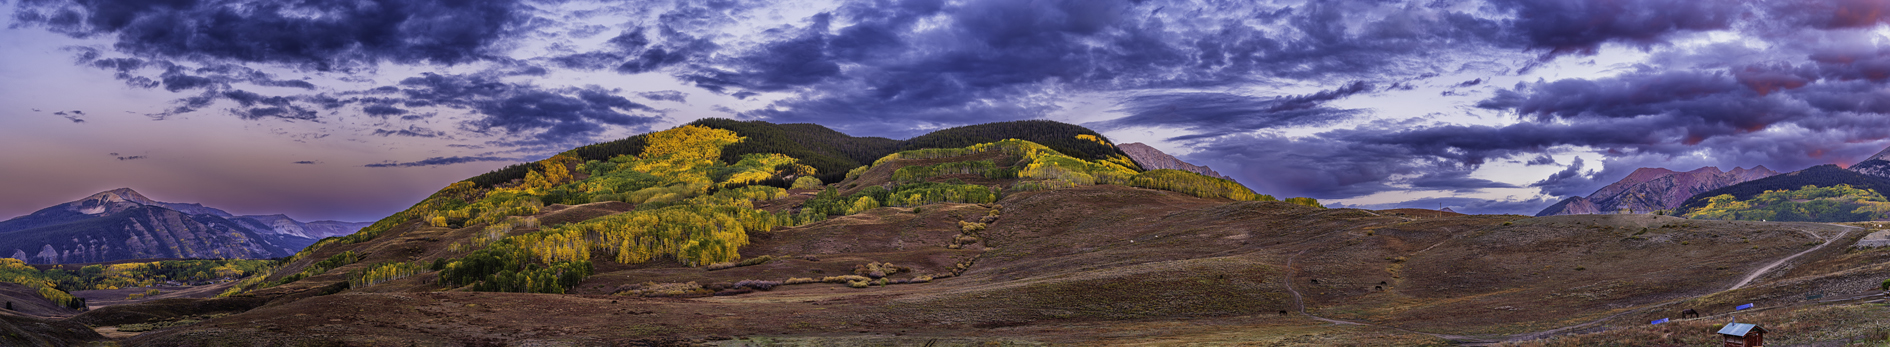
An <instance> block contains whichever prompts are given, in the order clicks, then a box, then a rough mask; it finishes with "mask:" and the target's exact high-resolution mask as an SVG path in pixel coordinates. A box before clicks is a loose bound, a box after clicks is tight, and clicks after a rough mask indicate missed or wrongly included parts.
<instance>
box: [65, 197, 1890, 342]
mask: <svg viewBox="0 0 1890 347" xmlns="http://www.w3.org/2000/svg"><path fill="white" fill-rule="evenodd" d="M935 161H936V160H935ZM926 163H930V162H917V161H915V162H912V163H901V164H926ZM892 167H893V166H888V167H887V168H876V169H874V170H873V171H872V172H868V173H867V174H866V175H863V176H862V178H860V179H857V180H853V181H846V182H840V183H836V185H838V186H840V187H844V188H845V189H848V190H851V189H857V188H858V187H863V186H865V185H872V184H880V183H884V181H885V176H886V175H889V174H890V172H891V168H892ZM882 171H883V172H882ZM949 178H959V179H962V180H966V181H970V182H973V183H980V184H1002V183H1005V182H1003V181H989V180H983V179H981V178H972V177H969V176H966V177H941V178H939V179H949ZM793 193H794V194H793V196H792V197H790V198H788V199H784V200H777V201H770V202H763V203H758V204H757V206H760V207H762V208H768V209H785V208H791V207H792V206H794V205H795V204H798V203H799V202H800V201H804V200H805V199H807V198H808V196H807V195H808V194H807V193H811V192H808V191H794V192H793ZM631 208H632V206H629V205H628V204H624V203H599V204H586V205H580V206H562V205H558V206H552V207H550V208H547V209H545V210H544V211H543V212H542V213H541V214H540V215H539V216H538V218H539V219H540V220H541V221H544V222H545V223H547V224H556V223H565V222H572V221H580V220H583V219H587V218H595V217H599V216H605V215H609V214H613V213H618V212H622V211H627V210H629V209H631ZM918 210H919V211H918V212H917V213H915V212H914V209H911V208H896V207H886V208H879V209H876V210H871V211H868V212H864V213H861V214H857V215H852V216H844V217H835V218H833V219H831V220H827V221H824V222H820V223H816V224H811V225H806V226H801V227H794V228H786V229H777V230H775V231H772V232H765V233H755V234H751V240H752V242H753V243H752V244H751V245H749V246H747V247H744V248H743V249H742V250H741V252H742V254H743V255H744V256H745V257H759V256H764V255H766V256H772V257H774V258H775V260H773V261H770V262H766V263H763V264H759V265H753V266H743V267H735V268H730V269H723V270H715V271H707V270H704V269H702V268H691V267H685V266H682V265H680V264H678V263H676V262H674V261H666V260H658V261H652V262H649V263H643V264H631V265H626V264H611V263H599V264H598V267H597V274H596V275H595V276H593V277H590V278H589V279H587V280H586V281H585V282H584V283H583V284H581V285H580V286H578V287H577V288H576V289H575V290H574V292H573V293H572V294H520V293H481V292H468V291H463V290H461V289H456V288H444V287H441V286H440V285H439V284H437V283H435V281H433V280H432V278H433V277H432V276H430V274H422V275H419V276H414V277H410V278H406V279H402V280H397V281H393V282H389V283H383V284H379V285H375V286H371V287H367V288H353V289H345V288H343V287H345V285H340V286H338V284H344V283H345V282H346V280H345V275H344V274H345V273H347V272H348V271H350V270H355V269H359V268H361V267H365V266H367V264H373V263H376V262H382V261H415V260H425V261H430V260H431V259H433V258H439V257H451V256H458V255H459V254H456V253H453V252H452V251H450V250H448V247H447V245H449V244H451V243H453V242H459V241H464V240H466V239H468V238H470V237H471V236H472V235H473V234H474V233H475V232H477V231H478V230H479V229H480V227H482V226H478V225H475V226H471V227H467V228H462V229H447V228H438V227H430V226H424V225H423V224H420V223H409V224H407V225H404V226H401V227H399V228H396V229H394V230H392V231H389V232H387V233H385V234H383V235H382V236H380V237H379V238H377V239H375V240H372V241H369V242H364V243H358V244H350V245H343V246H339V247H328V248H326V249H322V250H320V251H319V252H316V253H315V254H313V256H310V257H308V258H307V259H305V260H301V261H298V262H295V263H291V264H289V265H287V266H286V267H285V268H284V269H282V270H281V271H278V272H277V274H278V275H277V276H282V275H286V274H291V273H295V272H297V271H300V269H301V268H302V267H305V266H307V265H308V264H310V263H312V262H313V261H315V260H320V259H324V258H326V257H328V256H329V255H332V254H335V253H339V252H342V251H354V252H357V253H360V254H365V257H366V259H365V260H364V261H361V262H359V263H356V264H354V265H348V266H343V267H341V268H338V269H334V270H331V271H329V272H328V273H326V274H323V275H318V276H313V277H309V278H306V279H303V280H301V281H298V282H294V283H290V284H286V285H283V286H279V287H273V288H268V289H264V290H260V291H256V292H252V293H249V294H245V295H242V296H240V297H236V298H229V299H167V300H160V301H153V302H145V303H125V304H123V305H119V306H113V307H109V308H105V309H100V310H95V311H92V312H88V313H86V314H81V315H79V316H77V317H74V318H71V319H68V321H83V322H90V323H87V324H89V325H92V326H95V327H97V328H100V329H110V328H111V327H114V326H118V325H122V324H129V323H142V322H151V321H163V320H166V319H172V320H173V321H175V319H176V318H175V317H181V316H193V317H208V318H205V319H203V320H202V321H201V322H199V323H195V324H189V325H181V326H176V327H171V328H165V329H158V330H154V331H150V332H145V333H142V334H137V335H135V336H131V337H129V338H124V339H121V340H112V341H106V342H109V343H116V344H120V345H126V346H224V345H242V346H620V345H645V346H663V345H721V346H815V345H818V346H830V345H831V346H884V345H914V346H959V345H1019V346H1022V345H1079V346H1082V345H1095V346H1103V345H1107V346H1124V345H1127V346H1167V345H1210V346H1211V345H1242V346H1245V345H1260V346H1275V345H1277V346H1414V345H1454V344H1478V345H1485V344H1504V345H1529V346H1534V345H1554V346H1591V345H1619V346H1658V345H1672V346H1683V345H1684V346H1697V345H1706V344H1710V343H1709V342H1710V341H1712V340H1714V339H1715V338H1716V337H1715V336H1714V335H1712V334H1711V332H1710V331H1708V329H1709V325H1711V324H1715V323H1723V322H1724V321H1725V320H1726V319H1728V318H1727V314H1728V312H1730V311H1731V310H1732V307H1733V306H1735V305H1738V304H1744V303H1754V304H1755V305H1757V306H1758V308H1755V309H1753V310H1750V311H1742V312H1739V313H1736V314H1735V316H1736V317H1737V318H1738V319H1739V321H1741V322H1758V323H1760V324H1763V325H1765V326H1766V327H1767V328H1768V329H1772V331H1773V333H1772V334H1771V335H1770V336H1768V340H1771V341H1774V342H1773V345H1779V346H1785V345H1815V346H1827V345H1830V346H1841V345H1866V346H1870V345H1882V344H1884V343H1890V342H1886V341H1890V340H1886V338H1890V330H1887V329H1890V328H1886V327H1887V326H1890V312H1886V311H1890V309H1886V308H1885V307H1884V306H1882V305H1881V304H1873V303H1866V302H1868V301H1871V300H1877V299H1880V297H1871V296H1870V295H1880V293H1881V292H1880V291H1878V290H1877V287H1876V286H1877V285H1878V283H1880V282H1881V281H1882V280H1883V279H1885V278H1890V248H1879V249H1854V248H1850V247H1848V245H1849V243H1850V242H1853V241H1855V240H1856V239H1857V238H1859V237H1862V236H1863V235H1864V233H1863V232H1861V230H1857V229H1854V228H1849V227H1845V226H1837V225H1828V224H1813V223H1758V222H1724V221H1702V220H1687V219H1680V218H1673V217H1665V216H1652V215H1582V216H1554V217H1541V218H1529V217H1524V216H1514V215H1460V214H1454V213H1444V212H1438V211H1430V210H1414V209H1401V210H1381V211H1368V210H1359V209H1319V208H1312V207H1305V206H1299V205H1293V204H1287V203H1280V202H1233V201H1227V200H1219V199H1203V198H1196V197H1192V196H1187V195H1183V194H1179V193H1173V192H1165V191H1157V190H1149V189H1140V188H1129V187H1121V186H1084V187H1079V188H1073V189H1064V190H1054V191H1039V192H1021V193H1011V194H1009V195H1007V196H1005V197H1004V198H1003V199H1002V200H1001V201H999V202H997V203H995V204H982V205H981V204H936V205H929V206H924V207H923V208H920V209H918ZM993 213H995V214H996V215H997V216H998V217H997V218H996V220H995V221H992V222H991V223H989V227H988V228H987V229H985V230H983V231H978V232H975V233H969V234H968V233H966V232H964V231H962V230H961V229H960V228H959V227H958V222H960V221H979V220H981V219H983V218H984V217H985V216H988V215H992V214H993ZM1860 226H1864V227H1865V228H1864V229H1878V228H1877V227H1876V226H1875V225H1871V224H1860ZM529 231H530V230H517V231H514V233H522V232H529ZM960 236H975V237H976V239H975V241H972V242H965V241H963V240H964V238H962V237H960ZM955 237H959V238H957V239H956V240H955ZM1827 243H1829V244H1830V246H1824V245H1826V244H1827ZM950 245H959V246H957V247H955V248H954V247H948V246H950ZM1814 249H1815V251H1812V250H1814ZM1807 251H1810V252H1807ZM1799 253H1804V254H1802V255H1798V256H1797V257H1796V258H1792V260H1791V261H1788V262H1784V263H1782V264H1781V265H1778V266H1776V267H1773V268H1770V269H1769V271H1763V272H1759V271H1757V270H1760V269H1761V268H1765V267H1766V266H1767V265H1769V264H1771V263H1774V262H1776V261H1778V260H1780V259H1785V258H1787V257H1790V256H1793V255H1795V254H1799ZM869 263H890V264H893V266H896V267H901V268H904V270H903V271H899V272H895V273H892V274H890V275H888V276H887V278H889V279H893V280H911V279H915V278H921V277H922V276H929V277H931V278H933V279H932V280H930V281H927V282H923V283H905V284H897V283H895V284H888V285H874V286H869V287H866V288H851V287H849V286H847V285H845V284H840V283H808V284H791V285H782V286H779V287H776V288H774V289H772V290H766V291H754V292H746V293H736V292H728V293H724V294H736V295H723V296H714V295H708V294H707V293H709V292H710V291H712V289H705V290H703V291H687V290H677V291H675V293H676V294H679V295H673V296H659V297H646V296H634V295H623V294H622V293H628V292H629V291H630V290H643V291H641V292H660V291H662V290H668V289H664V288H671V289H673V288H694V287H689V285H688V283H691V282H693V283H695V286H697V287H703V288H715V287H718V286H726V285H727V284H728V283H733V282H738V281H743V280H770V281H788V280H790V279H794V278H811V279H815V280H819V279H822V278H824V277H834V276H844V275H853V274H854V269H855V268H858V267H863V266H866V264H869ZM1289 264H1290V265H1289ZM954 273H956V276H952V275H953V274H954ZM1753 273H1758V274H1759V276H1757V277H1756V278H1755V279H1754V280H1752V281H1751V282H1750V283H1749V284H1747V285H1745V286H1743V287H1741V288H1739V289H1737V290H1730V291H1729V290H1727V289H1728V288H1731V287H1733V286H1734V285H1735V284H1737V283H1739V282H1741V281H1742V280H1743V279H1745V278H1746V277H1747V276H1748V274H1753ZM641 292H640V293H641ZM1296 292H1297V298H1296V295H1295V293H1296ZM114 295H116V294H114ZM120 297H121V298H122V295H121V296H120ZM180 300H182V301H180ZM191 300H196V301H191ZM226 302H227V303H228V304H224V303H226ZM1302 303H1303V304H1302ZM160 304H162V305H168V306H162V308H163V309H162V310H160V309H158V308H159V306H156V305H160ZM1689 308H1690V309H1696V310H1698V311H1700V312H1702V313H1703V317H1701V318H1697V319H1678V318H1680V317H1679V312H1680V311H1682V310H1685V309H1689ZM100 312H104V313H100ZM111 312H118V314H117V315H115V316H109V317H119V318H114V319H105V318H106V317H107V316H106V314H107V313H111ZM142 312H159V313H150V314H145V313H142ZM1302 312H1303V313H1302ZM130 313H139V314H145V315H132V314H130ZM213 313H226V314H228V315H221V316H215V315H211V314H213ZM165 315H170V316H169V317H167V316H165ZM124 317H143V318H124ZM1659 318H1675V320H1674V321H1673V322H1670V323H1667V324H1662V325H1648V321H1650V320H1653V319H1659ZM134 320H142V321H134ZM100 341H105V340H100Z"/></svg>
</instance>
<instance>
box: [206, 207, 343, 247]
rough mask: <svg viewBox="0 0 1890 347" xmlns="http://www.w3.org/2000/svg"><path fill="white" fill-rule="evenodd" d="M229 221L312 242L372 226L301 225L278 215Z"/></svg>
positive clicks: (321, 223) (337, 223) (336, 223)
mask: <svg viewBox="0 0 1890 347" xmlns="http://www.w3.org/2000/svg"><path fill="white" fill-rule="evenodd" d="M231 220H234V221H236V222H237V223H242V224H243V226H245V227H249V228H250V229H252V230H257V231H263V232H264V233H271V232H273V233H275V234H281V235H287V236H294V237H299V238H305V239H314V240H319V239H321V238H324V237H332V236H346V235H348V234H353V233H354V232H355V231H359V230H361V228H366V227H367V226H369V225H373V224H374V223H364V222H342V221H332V220H324V221H313V222H307V223H303V222H300V221H296V220H295V219H293V218H289V216H286V215H280V214H272V215H249V216H237V217H235V218H231ZM298 250H299V248H298Z"/></svg>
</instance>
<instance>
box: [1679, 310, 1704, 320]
mask: <svg viewBox="0 0 1890 347" xmlns="http://www.w3.org/2000/svg"><path fill="white" fill-rule="evenodd" d="M1680 318H1700V311H1695V310H1693V309H1690V308H1689V309H1687V310H1686V311H1680Z"/></svg>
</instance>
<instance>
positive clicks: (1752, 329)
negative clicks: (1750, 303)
mask: <svg viewBox="0 0 1890 347" xmlns="http://www.w3.org/2000/svg"><path fill="white" fill-rule="evenodd" d="M1719 336H1720V337H1723V338H1725V339H1726V347H1764V346H1765V328H1760V327H1759V325H1758V324H1746V323H1732V324H1727V325H1726V327H1725V328H1720V329H1719Z"/></svg>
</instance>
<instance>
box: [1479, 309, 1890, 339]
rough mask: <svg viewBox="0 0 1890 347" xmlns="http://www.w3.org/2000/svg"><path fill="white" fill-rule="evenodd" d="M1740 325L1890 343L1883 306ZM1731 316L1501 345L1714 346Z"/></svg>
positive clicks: (1786, 313)
mask: <svg viewBox="0 0 1890 347" xmlns="http://www.w3.org/2000/svg"><path fill="white" fill-rule="evenodd" d="M1737 318H1738V321H1739V322H1741V323H1755V324H1759V325H1760V326H1761V327H1764V328H1765V329H1766V331H1767V333H1766V334H1765V342H1766V345H1768V346H1770V345H1778V346H1792V345H1813V344H1815V345H1829V346H1840V345H1842V346H1883V345H1890V308H1886V307H1885V306H1884V305H1880V304H1860V305H1833V306H1813V307H1804V308H1796V309H1776V310H1766V311H1760V312H1752V313H1741V314H1738V315H1737ZM1727 321H1728V318H1727V317H1724V316H1718V317H1706V318H1698V319H1684V320H1673V321H1669V322H1667V323H1662V324H1659V325H1647V324H1646V323H1642V325H1638V326H1630V327H1625V328H1617V329H1611V330H1608V331H1605V332H1599V333H1592V334H1582V335H1569V336H1561V337H1555V338H1550V339H1546V340H1538V341H1527V342H1521V343H1506V344H1500V346H1709V345H1718V344H1719V343H1720V337H1719V335H1718V334H1715V333H1714V332H1716V331H1718V328H1719V327H1721V326H1724V325H1725V324H1726V322H1727Z"/></svg>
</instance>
